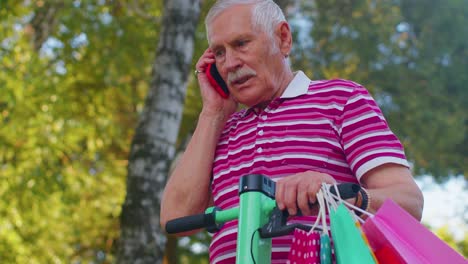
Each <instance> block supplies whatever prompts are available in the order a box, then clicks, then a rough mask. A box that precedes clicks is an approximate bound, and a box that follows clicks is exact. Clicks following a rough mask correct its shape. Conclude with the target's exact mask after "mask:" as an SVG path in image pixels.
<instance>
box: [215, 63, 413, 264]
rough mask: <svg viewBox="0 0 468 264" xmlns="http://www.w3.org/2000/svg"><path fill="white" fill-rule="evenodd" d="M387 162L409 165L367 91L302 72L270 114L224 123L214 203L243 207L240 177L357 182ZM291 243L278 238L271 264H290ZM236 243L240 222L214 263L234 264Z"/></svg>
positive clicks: (250, 112) (224, 236)
mask: <svg viewBox="0 0 468 264" xmlns="http://www.w3.org/2000/svg"><path fill="white" fill-rule="evenodd" d="M384 163H396V164H401V165H403V166H408V163H407V161H406V157H405V154H404V151H403V147H402V145H401V143H400V141H399V140H398V139H397V137H396V136H395V135H394V134H393V133H392V131H391V130H390V129H389V127H388V124H387V122H386V121H385V118H384V116H383V114H382V112H381V111H380V109H379V107H378V106H377V104H376V102H375V101H374V99H373V98H372V97H371V95H370V94H369V92H368V91H367V90H366V89H365V88H364V87H363V86H361V85H359V84H356V83H354V82H351V81H347V80H341V79H336V80H324V81H311V80H310V79H309V78H308V77H307V76H306V75H305V74H304V73H303V72H297V73H296V74H295V77H294V79H293V80H292V81H291V83H290V84H289V85H288V87H287V88H286V90H285V91H284V93H283V95H282V96H281V97H280V98H276V99H274V100H273V101H271V102H270V103H269V105H268V106H267V107H266V108H265V109H263V110H258V109H252V108H250V109H244V110H241V111H239V112H237V113H234V114H233V115H232V116H231V117H230V119H229V121H228V122H227V123H226V125H225V127H224V130H223V132H222V134H221V137H220V140H219V143H218V145H217V148H216V153H215V160H214V164H213V180H212V192H213V200H214V205H215V206H218V207H220V208H221V209H229V208H232V207H236V206H238V205H239V196H238V184H239V179H240V177H241V176H244V175H247V174H263V175H266V176H268V177H270V178H272V179H273V180H274V181H276V180H278V179H280V178H282V177H287V176H288V175H292V174H295V173H299V172H304V171H308V170H310V171H318V172H322V173H327V174H329V175H331V176H332V177H333V178H335V179H336V181H337V182H338V183H340V182H359V179H360V178H361V177H362V176H363V175H364V174H365V173H366V172H368V171H369V170H371V169H373V168H375V167H377V166H379V165H382V164H384ZM314 220H315V219H314V217H296V218H293V219H292V220H290V221H291V222H297V221H300V222H302V223H313V221H314ZM291 239H292V236H283V237H278V238H274V239H273V249H272V262H271V263H286V260H287V257H288V252H289V249H290V244H291ZM236 240H237V220H235V221H230V222H227V223H225V224H224V226H223V228H222V229H221V230H220V231H219V232H217V233H216V234H215V235H214V236H213V238H212V242H211V245H210V263H235V256H236Z"/></svg>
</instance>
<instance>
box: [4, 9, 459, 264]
mask: <svg viewBox="0 0 468 264" xmlns="http://www.w3.org/2000/svg"><path fill="white" fill-rule="evenodd" d="M275 2H277V3H278V4H279V5H280V6H281V7H282V8H283V10H284V11H285V14H286V16H287V17H288V19H289V21H290V23H291V25H292V30H293V33H294V39H295V42H294V43H295V44H294V50H293V52H292V54H291V62H292V65H293V68H294V69H302V70H304V71H305V72H306V73H307V74H308V75H309V77H311V78H312V79H328V78H345V79H350V80H353V81H355V82H358V83H361V84H363V85H364V86H366V87H367V89H368V90H369V91H370V92H371V93H372V95H373V96H374V98H375V99H376V100H377V102H378V103H379V105H380V107H381V109H382V110H383V112H384V114H385V117H386V118H387V120H388V122H389V124H390V127H391V128H392V130H393V131H394V132H395V133H396V134H397V135H398V137H399V138H400V139H401V141H402V142H403V144H404V145H405V150H406V154H407V157H408V159H409V161H410V162H411V164H412V169H413V174H414V175H415V178H416V180H417V182H418V184H419V186H420V187H421V188H422V190H423V191H424V195H425V211H424V216H423V223H424V224H425V225H426V226H427V227H428V228H430V229H431V230H432V231H433V232H434V233H436V234H437V235H438V236H439V237H440V238H442V239H443V240H445V241H446V242H447V243H448V244H449V245H450V246H452V247H453V248H454V249H456V250H457V251H458V252H460V253H461V254H463V255H464V256H465V257H466V256H468V228H467V223H468V210H467V209H468V194H467V179H468V133H467V129H468V119H467V113H468V109H467V106H468V88H467V87H466V86H467V84H468V27H467V25H468V2H467V1H465V0H444V1H443V0H390V1H388V0H386V1H384V0H302V1H301V0H283V1H275ZM212 3H213V1H211V0H205V1H203V0H164V1H162V0H156V1H154V0H153V1H149V0H147V1H146V0H94V1H91V0H74V1H72V0H69V1H55V0H51V1H40V0H39V1H33V0H18V1H13V0H0V146H1V147H0V198H1V199H0V263H208V260H207V245H208V241H209V236H208V235H207V234H206V233H200V234H198V235H196V236H193V237H189V238H181V239H177V238H174V237H166V235H165V234H164V232H163V230H161V228H160V227H159V224H158V223H159V209H160V197H161V192H162V190H163V188H164V184H165V181H166V179H167V175H168V172H169V170H170V168H171V164H173V161H174V160H175V158H176V157H177V156H178V154H180V152H181V151H183V148H184V144H185V142H186V141H187V138H188V137H189V136H190V133H191V132H192V130H193V129H194V127H195V124H196V121H197V116H198V113H199V111H200V108H201V99H200V95H199V92H198V88H197V83H196V80H195V79H194V76H193V74H192V72H193V69H194V67H193V65H194V64H195V62H196V61H197V59H198V57H199V56H200V55H201V54H202V52H203V51H204V50H205V49H206V47H207V43H206V39H205V29H204V25H203V19H204V16H205V15H206V12H207V10H208V8H209V6H211V5H212ZM187 173H189V172H187ZM181 195H183V194H181Z"/></svg>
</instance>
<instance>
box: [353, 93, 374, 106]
mask: <svg viewBox="0 0 468 264" xmlns="http://www.w3.org/2000/svg"><path fill="white" fill-rule="evenodd" d="M361 99H364V100H368V101H369V100H370V101H373V100H374V99H373V98H372V96H371V95H370V94H359V95H358V96H355V97H351V98H350V99H348V102H347V103H346V104H352V103H355V102H357V101H359V100H361Z"/></svg>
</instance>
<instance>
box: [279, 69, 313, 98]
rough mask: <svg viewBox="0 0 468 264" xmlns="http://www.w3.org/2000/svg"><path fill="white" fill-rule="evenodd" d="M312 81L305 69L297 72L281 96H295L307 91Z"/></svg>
mask: <svg viewBox="0 0 468 264" xmlns="http://www.w3.org/2000/svg"><path fill="white" fill-rule="evenodd" d="M311 82H312V81H311V80H310V79H309V77H307V75H305V73H304V72H303V71H298V72H296V74H295V76H294V78H293V79H292V81H291V82H290V83H289V85H288V87H286V89H285V90H284V92H283V94H282V95H281V97H280V98H283V99H285V98H294V97H297V96H300V95H303V94H306V93H307V90H309V85H310V83H311Z"/></svg>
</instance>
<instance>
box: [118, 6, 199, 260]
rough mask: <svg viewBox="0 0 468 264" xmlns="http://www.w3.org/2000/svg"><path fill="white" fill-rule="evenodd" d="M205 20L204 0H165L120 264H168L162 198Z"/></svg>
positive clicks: (137, 138) (131, 167)
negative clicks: (198, 33)
mask: <svg viewBox="0 0 468 264" xmlns="http://www.w3.org/2000/svg"><path fill="white" fill-rule="evenodd" d="M199 16H200V0H167V1H165V6H164V15H163V21H162V31H161V35H160V38H159V44H158V46H157V53H156V54H157V56H156V59H155V62H154V65H153V78H152V81H151V86H150V90H149V92H148V95H147V98H146V101H145V107H144V109H143V111H142V113H141V116H140V120H139V123H138V126H137V128H136V132H135V135H134V138H133V141H132V146H131V153H130V157H129V164H128V178H127V196H126V198H125V203H124V204H123V206H122V215H121V238H120V243H119V252H118V260H117V262H118V263H132V264H143V263H151V264H158V263H162V261H163V254H164V248H165V245H166V242H167V240H166V236H165V233H164V230H162V228H161V227H160V225H159V212H160V203H161V196H162V192H163V189H164V185H165V183H166V179H167V175H168V170H169V165H170V162H171V161H172V159H173V158H174V155H175V144H176V140H177V134H178V131H179V126H180V121H181V119H182V110H183V102H184V98H185V93H186V86H187V79H188V76H189V74H190V71H191V70H190V65H191V61H192V56H193V49H194V36H195V30H196V26H197V23H198V20H199Z"/></svg>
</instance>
